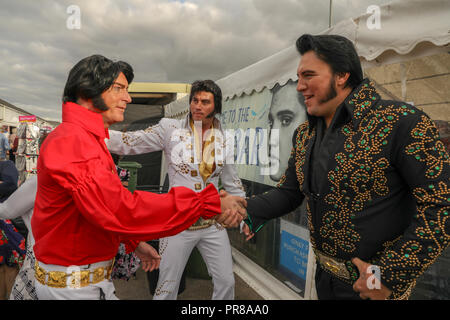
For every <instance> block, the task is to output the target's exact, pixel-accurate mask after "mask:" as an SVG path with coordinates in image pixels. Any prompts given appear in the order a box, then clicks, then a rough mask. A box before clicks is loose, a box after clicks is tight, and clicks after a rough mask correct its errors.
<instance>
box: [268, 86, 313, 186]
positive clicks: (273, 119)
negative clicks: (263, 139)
mask: <svg viewBox="0 0 450 320" xmlns="http://www.w3.org/2000/svg"><path fill="white" fill-rule="evenodd" d="M305 121H306V111H305V105H304V103H303V97H302V96H301V95H300V94H299V93H298V92H297V91H296V83H295V82H291V81H289V82H288V83H287V84H286V85H284V86H283V87H280V88H279V89H277V90H275V91H274V93H273V96H272V104H271V107H270V110H269V125H270V129H271V130H272V129H277V130H279V131H278V133H279V135H278V137H279V139H275V140H277V141H272V139H270V138H269V141H270V145H269V156H270V165H271V167H273V166H274V168H276V164H278V170H277V172H275V173H273V174H271V175H270V178H271V179H272V180H274V181H279V180H280V178H281V176H282V175H283V174H284V172H285V171H286V169H287V166H288V161H289V156H290V154H291V150H292V135H293V134H294V131H295V129H297V127H298V126H299V125H300V124H302V123H303V122H305ZM277 146H278V152H276V150H277V148H276V147H277Z"/></svg>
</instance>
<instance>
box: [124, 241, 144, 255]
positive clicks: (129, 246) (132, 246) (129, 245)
mask: <svg viewBox="0 0 450 320" xmlns="http://www.w3.org/2000/svg"><path fill="white" fill-rule="evenodd" d="M121 242H122V243H123V244H124V245H125V253H126V254H129V253H131V252H133V251H134V250H136V248H137V246H138V245H139V242H140V241H136V240H129V239H123V240H122V241H121Z"/></svg>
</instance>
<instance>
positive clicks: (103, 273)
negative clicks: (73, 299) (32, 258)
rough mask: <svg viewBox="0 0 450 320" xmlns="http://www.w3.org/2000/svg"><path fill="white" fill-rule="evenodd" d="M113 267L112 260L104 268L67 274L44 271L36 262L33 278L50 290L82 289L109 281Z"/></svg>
mask: <svg viewBox="0 0 450 320" xmlns="http://www.w3.org/2000/svg"><path fill="white" fill-rule="evenodd" d="M113 266H114V259H113V261H112V262H111V265H109V266H106V267H98V268H95V269H94V270H93V271H91V270H82V271H72V272H71V273H67V272H64V271H46V270H45V269H44V268H42V267H41V266H39V263H38V261H36V263H35V273H34V277H35V278H36V280H37V281H38V282H39V283H41V284H43V285H47V286H49V287H52V288H66V287H69V288H83V287H86V286H88V285H90V284H95V283H99V282H101V281H103V280H105V279H111V273H112V268H113ZM68 269H69V268H68ZM91 275H92V279H91ZM68 277H70V280H69V284H67V278H68Z"/></svg>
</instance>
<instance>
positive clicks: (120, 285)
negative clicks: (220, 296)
mask: <svg viewBox="0 0 450 320" xmlns="http://www.w3.org/2000/svg"><path fill="white" fill-rule="evenodd" d="M234 276H235V300H264V299H263V298H262V297H261V296H260V295H259V294H258V293H257V292H256V291H255V290H253V289H252V288H251V287H250V286H249V285H248V284H247V283H246V282H244V281H243V280H242V279H241V278H240V277H239V276H238V275H237V274H235V275H234ZM114 286H115V287H116V296H117V297H118V298H119V299H121V300H152V298H153V296H152V294H151V293H150V286H149V282H148V279H147V274H146V272H145V271H143V270H142V269H140V268H139V270H138V271H137V272H136V277H134V278H132V279H130V280H128V281H126V280H121V279H117V280H114ZM212 292H213V284H212V280H208V279H199V278H192V277H189V276H186V286H185V290H184V291H183V292H182V293H180V294H179V295H178V300H211V296H212Z"/></svg>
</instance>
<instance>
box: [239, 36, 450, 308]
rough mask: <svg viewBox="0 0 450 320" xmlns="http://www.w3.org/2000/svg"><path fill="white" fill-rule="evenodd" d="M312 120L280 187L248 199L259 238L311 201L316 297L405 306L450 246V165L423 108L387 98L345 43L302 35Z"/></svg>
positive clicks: (298, 138)
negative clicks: (392, 302) (267, 224)
mask: <svg viewBox="0 0 450 320" xmlns="http://www.w3.org/2000/svg"><path fill="white" fill-rule="evenodd" d="M296 45H297V49H298V51H299V52H300V54H301V56H302V58H301V61H300V63H299V67H298V71H297V72H298V78H299V80H298V86H297V90H298V91H299V92H300V93H301V94H303V96H304V98H305V105H306V107H307V113H308V121H306V122H305V123H303V124H302V125H300V126H299V127H298V128H297V130H296V132H295V133H294V136H293V146H294V147H293V151H292V153H291V158H290V160H289V166H288V169H287V170H286V172H285V175H284V176H283V177H282V178H281V180H280V182H279V184H278V185H277V188H274V189H273V190H271V191H269V192H267V193H265V194H262V195H258V196H255V197H252V198H251V199H249V200H248V201H247V203H248V205H247V211H248V214H249V218H248V219H247V220H246V221H247V223H248V224H249V226H250V229H251V231H252V232H257V231H258V230H259V229H260V228H261V227H262V226H263V225H264V223H265V222H266V221H268V220H270V219H273V218H276V217H280V216H282V215H284V214H287V213H289V212H291V211H293V210H294V209H295V208H296V207H298V206H299V205H300V204H301V203H302V201H303V199H305V200H306V201H307V213H308V224H309V230H310V239H311V244H312V246H313V249H314V252H315V255H316V259H317V263H318V267H317V272H316V289H317V294H318V297H319V299H360V298H363V299H368V298H370V299H386V298H391V299H404V298H408V297H409V295H410V293H411V290H412V289H413V288H414V286H415V283H416V279H417V278H418V277H419V276H420V275H421V274H422V273H423V272H424V271H425V269H426V268H427V267H429V266H430V265H431V264H432V263H433V262H434V260H435V259H436V258H437V257H438V256H439V255H440V254H441V253H442V252H443V250H445V249H446V248H447V247H448V245H449V243H450V236H449V235H450V218H449V212H450V189H449V179H450V166H449V164H450V161H449V156H448V154H447V152H446V150H445V147H444V145H443V143H442V142H441V141H440V140H439V135H438V132H437V129H436V127H435V125H434V124H433V122H432V121H431V120H430V118H429V117H428V116H427V115H426V114H425V113H423V112H422V111H420V110H419V109H417V108H415V107H414V106H411V105H409V104H406V103H404V102H399V101H387V100H382V99H381V98H380V96H379V94H378V93H377V92H376V90H375V88H374V86H373V84H372V83H371V82H370V80H369V79H363V74H362V69H361V65H360V62H359V58H358V55H357V53H356V50H355V48H354V46H353V44H352V43H351V42H350V41H349V40H348V39H346V38H344V37H341V36H334V35H319V36H311V35H303V36H301V37H300V38H299V39H298V40H297V43H296Z"/></svg>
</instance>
